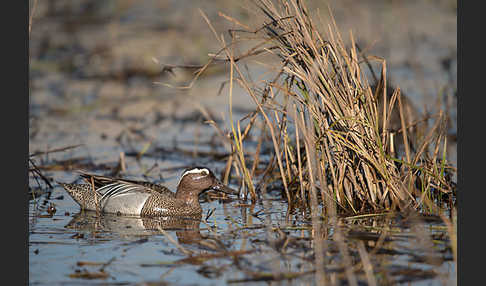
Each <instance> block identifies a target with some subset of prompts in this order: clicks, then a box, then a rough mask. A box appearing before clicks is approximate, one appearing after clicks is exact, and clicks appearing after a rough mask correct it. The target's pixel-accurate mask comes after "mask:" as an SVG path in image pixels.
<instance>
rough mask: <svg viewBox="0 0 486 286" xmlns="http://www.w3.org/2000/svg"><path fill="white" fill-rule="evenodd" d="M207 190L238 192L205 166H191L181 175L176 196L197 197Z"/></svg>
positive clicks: (234, 193)
mask: <svg viewBox="0 0 486 286" xmlns="http://www.w3.org/2000/svg"><path fill="white" fill-rule="evenodd" d="M207 190H215V191H218V192H222V193H226V194H233V195H237V194H238V192H237V191H235V190H233V189H231V188H229V187H227V186H225V185H224V184H223V183H222V182H221V181H220V180H218V179H217V178H216V176H215V175H214V173H213V172H212V171H211V170H210V169H209V168H206V167H191V168H188V169H186V170H184V172H183V173H182V175H181V178H180V180H179V184H178V186H177V193H176V196H177V197H179V198H187V197H188V196H190V197H198V196H199V194H201V193H203V192H204V191H207Z"/></svg>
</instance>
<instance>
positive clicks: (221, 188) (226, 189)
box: [211, 181, 239, 195]
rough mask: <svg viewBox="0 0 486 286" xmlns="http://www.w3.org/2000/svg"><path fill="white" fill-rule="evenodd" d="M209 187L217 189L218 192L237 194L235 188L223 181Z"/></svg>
mask: <svg viewBox="0 0 486 286" xmlns="http://www.w3.org/2000/svg"><path fill="white" fill-rule="evenodd" d="M211 189H212V190H215V191H218V192H222V193H225V194H228V195H238V194H239V192H238V191H237V190H234V189H232V188H230V187H228V186H226V185H224V184H223V183H221V182H219V181H218V182H217V183H216V184H215V185H214V186H213V187H212V188H211Z"/></svg>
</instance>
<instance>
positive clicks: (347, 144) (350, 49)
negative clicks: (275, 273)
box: [198, 0, 454, 213]
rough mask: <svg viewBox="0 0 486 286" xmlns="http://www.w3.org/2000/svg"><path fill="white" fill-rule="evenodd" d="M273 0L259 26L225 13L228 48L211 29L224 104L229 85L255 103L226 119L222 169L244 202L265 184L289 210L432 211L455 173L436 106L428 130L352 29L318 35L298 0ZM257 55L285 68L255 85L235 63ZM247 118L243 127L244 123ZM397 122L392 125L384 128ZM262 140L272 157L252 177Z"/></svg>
mask: <svg viewBox="0 0 486 286" xmlns="http://www.w3.org/2000/svg"><path fill="white" fill-rule="evenodd" d="M276 2H277V3H274V2H272V1H270V0H260V1H258V2H257V3H255V5H256V6H257V7H258V10H259V11H260V12H261V13H262V14H263V17H265V19H266V20H265V23H264V24H263V25H262V26H260V27H259V28H258V29H256V30H254V29H251V28H250V27H248V26H246V25H244V24H241V23H240V22H239V21H238V20H236V19H233V18H231V17H229V16H226V15H223V16H224V17H225V18H227V19H228V20H229V21H231V22H232V23H234V24H235V25H237V26H238V27H239V29H235V30H230V34H231V43H229V44H227V43H226V42H225V39H224V37H223V36H221V37H219V36H218V35H217V34H216V32H215V31H214V29H213V31H214V33H215V36H216V37H217V38H218V40H220V41H221V45H222V47H223V48H222V50H221V51H220V53H218V54H216V55H215V56H214V58H213V59H212V60H211V62H212V61H214V60H216V59H217V60H224V61H227V62H229V63H230V67H231V69H230V80H229V90H230V92H229V96H230V110H231V98H232V91H233V82H234V81H236V82H237V83H238V84H239V85H240V86H242V87H243V88H245V90H246V91H247V92H248V94H249V95H250V96H251V98H252V99H253V101H254V102H255V104H256V105H257V110H255V112H254V113H252V114H249V116H247V117H245V118H243V119H241V120H240V121H237V126H235V125H234V124H233V118H232V115H231V116H230V117H231V118H230V122H231V130H232V131H231V135H232V136H231V137H232V139H233V140H232V148H233V156H231V157H230V161H229V162H228V170H229V168H230V167H231V166H234V167H236V169H237V174H241V177H242V178H243V180H242V181H243V185H244V186H245V187H246V188H245V190H248V191H249V192H250V195H251V198H252V199H255V198H256V197H257V196H256V190H257V189H262V186H263V188H264V187H266V186H268V184H269V181H270V180H272V181H273V182H277V184H278V186H280V188H281V189H282V190H283V192H284V195H285V197H286V198H287V200H288V202H289V205H290V207H291V208H293V207H295V206H304V209H306V206H311V207H313V208H314V207H317V205H318V204H320V203H321V202H325V203H324V204H323V205H324V210H325V211H326V210H327V211H331V212H334V211H333V210H337V211H345V212H352V213H359V212H364V211H377V210H383V209H389V210H390V209H391V210H397V209H399V210H404V209H409V208H412V209H419V208H420V209H425V210H437V207H440V206H441V204H442V203H443V202H444V201H445V198H447V199H451V198H452V194H453V192H454V183H453V182H452V181H451V174H452V173H453V171H454V169H453V168H452V167H451V166H450V165H449V164H448V163H447V160H446V153H445V151H444V150H447V148H446V147H447V138H446V131H447V130H446V128H445V120H444V116H443V112H442V111H441V112H439V113H438V114H436V115H435V117H433V119H435V120H433V124H432V125H433V126H427V124H426V123H427V122H428V121H427V119H424V120H421V119H417V118H410V115H411V112H410V105H409V104H407V102H406V98H405V97H403V96H402V94H401V92H400V89H399V88H397V89H395V90H394V91H393V94H392V95H387V94H386V91H387V89H389V87H388V86H387V77H386V61H385V60H384V59H381V58H378V57H370V56H365V55H363V54H361V53H360V52H359V50H358V49H357V47H356V45H355V42H354V38H353V35H352V33H350V35H349V40H350V44H348V46H346V45H345V43H344V41H343V39H342V37H341V35H340V33H339V32H338V29H337V27H336V24H335V22H334V21H332V23H333V24H332V25H329V26H328V27H327V29H326V33H321V32H320V31H319V29H318V28H317V26H316V25H315V23H314V21H313V20H312V18H311V16H310V14H309V12H308V10H307V8H306V6H305V5H304V3H303V2H301V1H298V0H289V1H283V0H280V1H276ZM203 17H205V16H204V15H203ZM205 19H206V20H207V18H206V17H205ZM207 22H208V24H209V25H211V24H210V22H209V20H207ZM255 41H258V42H257V43H256V44H254V46H252V47H251V48H250V49H248V51H246V52H243V53H241V54H239V55H235V47H236V46H237V44H241V43H246V44H248V43H254V42H255ZM262 53H267V54H268V55H271V56H276V57H278V58H279V59H280V60H281V63H282V64H281V66H279V67H275V66H272V67H270V68H269V71H275V70H276V71H277V72H276V77H275V78H273V79H271V80H267V81H265V83H264V86H263V87H261V88H258V87H257V86H256V85H255V84H253V83H252V81H251V79H250V77H248V76H245V75H244V74H243V72H242V71H241V69H240V64H239V62H240V60H241V59H243V58H245V57H249V56H252V55H256V54H262ZM370 61H375V62H376V61H377V62H378V63H381V78H380V79H379V81H378V82H369V81H368V76H367V75H366V73H365V69H366V68H367V65H370ZM207 66H209V63H208V65H206V66H205V67H204V68H202V69H201V70H200V72H202V71H204V69H205V68H206V67H207ZM198 75H199V74H198ZM245 120H246V121H248V124H247V125H246V126H245V127H242V126H241V124H242V122H243V121H245ZM259 122H260V123H261V125H263V127H262V128H261V130H262V131H261V132H260V133H259V134H260V136H261V137H260V139H259V140H258V147H257V150H256V152H255V153H254V154H249V153H247V152H245V148H244V144H245V140H246V139H247V134H249V132H250V131H251V130H252V129H253V127H254V126H257V125H258V124H257V123H259ZM397 123H398V126H400V128H399V130H396V129H393V128H390V126H392V125H393V124H395V126H396V124H397ZM419 126H420V128H419ZM255 133H256V132H255ZM268 137H269V138H271V144H272V145H273V149H274V154H273V155H272V158H271V159H270V160H268V162H266V167H265V168H264V170H263V171H262V172H261V173H262V175H260V176H259V178H257V176H256V174H257V170H256V168H257V166H258V165H259V164H261V163H262V162H261V158H260V155H262V153H261V152H262V151H261V150H262V149H261V148H260V147H261V142H262V141H264V140H263V138H268ZM397 139H398V140H399V142H397ZM397 147H399V150H402V151H399V150H397ZM226 174H229V172H226ZM276 177H278V178H279V179H278V180H275V178H276ZM226 179H227V178H226ZM255 186H256V188H255ZM423 207H425V208H423Z"/></svg>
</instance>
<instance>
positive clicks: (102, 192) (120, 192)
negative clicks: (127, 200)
mask: <svg viewBox="0 0 486 286" xmlns="http://www.w3.org/2000/svg"><path fill="white" fill-rule="evenodd" d="M96 192H97V193H98V195H99V196H100V197H98V199H99V202H100V203H101V205H102V206H103V205H105V204H106V203H107V202H108V200H113V199H117V198H119V197H122V196H133V197H136V196H139V195H140V196H142V197H146V196H147V195H149V194H151V193H152V192H153V191H152V190H151V189H150V188H147V187H145V186H143V185H139V184H134V183H130V182H124V181H113V182H111V183H109V184H106V185H104V186H102V187H101V188H98V189H96Z"/></svg>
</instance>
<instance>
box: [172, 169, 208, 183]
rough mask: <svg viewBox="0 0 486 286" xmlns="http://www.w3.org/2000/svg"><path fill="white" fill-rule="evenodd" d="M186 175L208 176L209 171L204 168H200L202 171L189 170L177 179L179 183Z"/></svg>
mask: <svg viewBox="0 0 486 286" xmlns="http://www.w3.org/2000/svg"><path fill="white" fill-rule="evenodd" d="M187 174H202V175H203V176H207V175H209V170H208V169H206V168H202V169H199V168H194V169H190V170H188V171H185V172H184V173H183V174H182V176H181V178H180V179H179V183H180V182H181V180H182V178H184V176H185V175H187Z"/></svg>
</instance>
